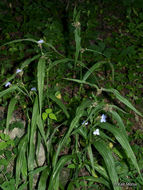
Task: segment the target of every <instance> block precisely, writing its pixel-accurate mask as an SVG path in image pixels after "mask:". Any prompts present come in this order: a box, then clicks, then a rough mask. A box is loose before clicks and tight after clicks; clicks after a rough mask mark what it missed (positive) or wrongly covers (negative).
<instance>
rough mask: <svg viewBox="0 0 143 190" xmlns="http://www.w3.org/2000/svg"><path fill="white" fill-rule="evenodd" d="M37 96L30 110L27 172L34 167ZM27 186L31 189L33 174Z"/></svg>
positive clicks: (37, 113) (37, 112)
mask: <svg viewBox="0 0 143 190" xmlns="http://www.w3.org/2000/svg"><path fill="white" fill-rule="evenodd" d="M38 108H39V107H38V98H37V97H36V99H35V102H34V106H33V112H32V121H31V129H30V143H29V155H28V170H29V172H30V171H32V170H33V169H34V159H35V145H34V135H35V132H36V124H37V118H38V115H39V111H38V110H39V109H38ZM29 188H30V190H32V188H33V175H32V174H31V175H30V176H29Z"/></svg>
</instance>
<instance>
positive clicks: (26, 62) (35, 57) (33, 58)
mask: <svg viewBox="0 0 143 190" xmlns="http://www.w3.org/2000/svg"><path fill="white" fill-rule="evenodd" d="M39 57H40V54H39V55H35V56H33V57H32V58H29V59H27V60H25V61H24V62H23V63H22V65H21V69H24V68H25V67H27V66H28V65H29V64H30V63H31V62H32V61H35V60H36V59H38V58H39Z"/></svg>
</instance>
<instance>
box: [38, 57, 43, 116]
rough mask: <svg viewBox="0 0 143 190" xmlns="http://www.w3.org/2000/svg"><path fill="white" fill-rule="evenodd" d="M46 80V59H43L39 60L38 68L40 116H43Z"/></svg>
mask: <svg viewBox="0 0 143 190" xmlns="http://www.w3.org/2000/svg"><path fill="white" fill-rule="evenodd" d="M44 78H45V57H41V58H40V59H39V62H38V68H37V79H38V94H39V107H40V115H41V112H42V100H43V89H44Z"/></svg>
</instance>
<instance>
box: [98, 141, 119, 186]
mask: <svg viewBox="0 0 143 190" xmlns="http://www.w3.org/2000/svg"><path fill="white" fill-rule="evenodd" d="M94 146H95V148H96V149H97V150H98V152H99V153H100V154H101V155H102V157H103V159H104V162H105V164H106V167H107V170H108V175H109V176H110V180H111V182H112V186H113V189H114V190H120V189H121V188H120V187H118V186H115V184H117V183H118V182H119V179H118V175H117V172H116V168H115V162H114V159H113V157H112V153H111V151H110V149H109V148H108V147H107V146H106V144H105V143H104V142H98V141H96V142H95V143H94Z"/></svg>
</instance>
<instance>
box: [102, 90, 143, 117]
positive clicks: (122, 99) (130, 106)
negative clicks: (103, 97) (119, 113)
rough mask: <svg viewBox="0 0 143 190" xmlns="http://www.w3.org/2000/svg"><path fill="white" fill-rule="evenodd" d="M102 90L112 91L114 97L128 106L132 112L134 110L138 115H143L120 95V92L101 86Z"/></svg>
mask: <svg viewBox="0 0 143 190" xmlns="http://www.w3.org/2000/svg"><path fill="white" fill-rule="evenodd" d="M102 90H103V91H105V92H112V93H113V94H114V95H115V96H116V98H117V99H118V100H120V101H121V102H122V103H123V104H125V105H126V106H128V107H129V108H130V109H131V110H133V111H134V112H136V113H137V114H138V115H140V116H141V117H143V115H142V114H141V113H140V112H139V111H138V110H137V109H136V108H135V107H134V106H133V105H132V104H131V103H130V102H129V101H128V100H127V99H126V98H124V97H123V96H121V94H120V93H119V92H118V91H117V90H115V89H112V88H111V89H106V88H102Z"/></svg>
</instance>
